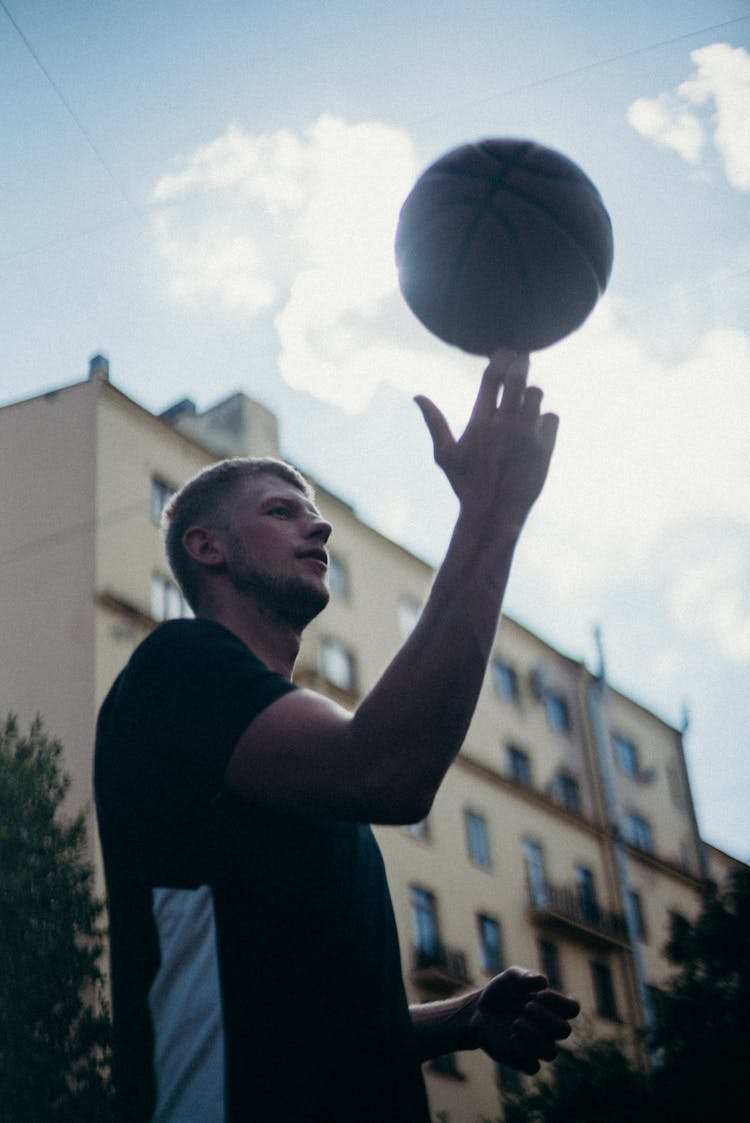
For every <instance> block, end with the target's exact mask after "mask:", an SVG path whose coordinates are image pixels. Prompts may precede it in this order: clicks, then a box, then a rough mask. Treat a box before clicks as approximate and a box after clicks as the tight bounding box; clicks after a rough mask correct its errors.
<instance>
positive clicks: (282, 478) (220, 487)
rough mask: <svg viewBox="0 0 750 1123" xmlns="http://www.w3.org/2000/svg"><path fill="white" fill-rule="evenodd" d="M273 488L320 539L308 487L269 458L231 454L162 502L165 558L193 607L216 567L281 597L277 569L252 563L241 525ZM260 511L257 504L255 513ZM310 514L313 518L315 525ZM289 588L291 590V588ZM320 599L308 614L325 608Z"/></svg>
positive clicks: (242, 587)
mask: <svg viewBox="0 0 750 1123" xmlns="http://www.w3.org/2000/svg"><path fill="white" fill-rule="evenodd" d="M277 492H278V493H279V495H280V496H287V497H288V498H289V500H290V502H291V505H292V508H295V509H297V510H298V512H299V514H300V518H301V517H302V516H305V518H306V520H307V522H306V524H305V528H304V531H305V533H311V534H317V535H318V536H320V537H322V538H323V542H325V540H326V539H327V537H328V534H329V533H330V526H328V524H327V523H324V522H323V520H322V519H321V518H320V515H319V514H318V512H317V509H316V508H315V505H314V492H313V489H312V488H311V486H310V485H309V484H308V482H307V481H306V480H305V478H304V477H303V476H302V475H300V473H299V472H298V471H297V470H296V469H295V468H292V467H291V465H289V464H286V463H285V462H284V461H282V460H276V459H273V458H271V457H262V458H246V457H236V458H232V459H229V460H222V461H220V462H219V463H217V464H212V465H211V466H210V467H208V468H204V469H203V471H201V472H199V473H198V474H197V475H196V476H194V477H193V478H192V479H191V480H189V481H188V482H187V483H186V484H185V485H184V486H183V487H182V488H181V489H180V490H179V491H178V492H177V493H176V494H175V495H174V496H173V497H172V499H171V500H170V501H169V503H168V504H167V505H166V507H165V508H164V511H163V514H162V533H163V536H164V544H165V549H166V553H167V558H168V560H169V564H170V566H171V568H172V572H173V573H174V575H175V578H176V579H177V581H178V583H179V585H180V587H181V588H182V591H183V593H184V594H185V598H186V600H187V601H188V603H189V604H190V606H191V608H192V609H193V610H194V611H196V612H197V611H198V610H199V606H200V603H201V600H202V598H203V597H204V595H205V592H206V584H207V581H208V580H209V579H210V576H211V575H212V574H215V573H216V572H218V571H219V570H221V572H222V573H224V574H226V575H227V576H228V577H229V579H230V581H231V583H232V585H233V586H234V588H235V589H237V590H238V591H244V592H248V591H250V590H251V589H253V588H256V587H257V591H258V592H259V593H260V594H261V595H263V596H264V597H265V598H266V599H268V597H271V598H272V599H273V596H274V595H275V596H276V599H278V598H280V597H281V596H282V587H281V584H280V581H279V578H278V576H277V574H275V573H274V572H266V571H265V570H263V571H259V570H258V568H257V566H254V565H253V564H252V559H251V558H250V554H251V553H252V547H253V542H252V529H250V530H249V531H248V530H247V529H244V530H243V526H244V525H245V524H246V523H247V521H248V519H247V518H244V516H245V513H247V515H248V516H250V517H251V518H252V516H253V514H254V511H255V508H256V507H258V504H259V502H260V501H261V500H264V499H265V497H266V496H268V499H269V503H270V501H271V499H272V498H273V497H274V496H275V495H276V493H277ZM266 506H269V504H268V503H266ZM263 510H264V509H261V508H260V507H258V513H259V514H262V513H263ZM269 513H270V509H269ZM311 519H315V520H316V523H317V529H315V527H313V524H312V523H311V521H310V520H311ZM308 524H309V529H308ZM269 525H272V524H269ZM251 526H252V523H251ZM255 526H256V527H257V528H258V536H259V538H260V537H262V535H263V533H264V523H263V522H262V521H260V522H259V521H257V519H256V523H255ZM248 539H250V540H248ZM216 544H218V546H219V548H220V549H221V563H220V564H217V563H216V560H215V557H216V555H215V553H211V552H210V545H216ZM292 576H294V575H292ZM259 582H260V585H262V588H261V587H260V585H259ZM253 583H255V584H253ZM269 583H270V584H269ZM267 586H268V587H267ZM298 591H299V590H298ZM288 593H289V594H293V593H294V588H290V589H289V590H288ZM319 599H322V603H320V604H319V605H318V607H317V608H316V610H315V611H308V616H309V619H312V617H313V616H314V615H316V614H317V612H319V611H320V609H321V608H322V607H324V604H325V601H326V600H327V594H326V596H325V598H324V599H323V598H320V595H319ZM305 622H307V621H305Z"/></svg>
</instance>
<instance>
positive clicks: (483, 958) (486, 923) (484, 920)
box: [477, 914, 503, 975]
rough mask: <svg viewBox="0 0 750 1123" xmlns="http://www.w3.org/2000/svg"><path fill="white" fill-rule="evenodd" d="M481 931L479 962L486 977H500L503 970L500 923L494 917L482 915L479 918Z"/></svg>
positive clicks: (478, 924) (478, 922) (478, 923)
mask: <svg viewBox="0 0 750 1123" xmlns="http://www.w3.org/2000/svg"><path fill="white" fill-rule="evenodd" d="M477 926H478V929H479V962H480V963H481V965H482V970H483V971H484V973H485V974H486V975H499V974H500V972H501V971H502V969H503V950H502V943H501V937H500V921H499V920H495V918H494V917H493V916H484V915H482V914H480V915H479V916H478V917H477Z"/></svg>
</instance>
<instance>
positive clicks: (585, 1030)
mask: <svg viewBox="0 0 750 1123" xmlns="http://www.w3.org/2000/svg"><path fill="white" fill-rule="evenodd" d="M243 454H249V455H283V449H281V448H280V445H279V437H278V429H277V422H276V418H275V417H274V416H273V415H272V414H271V413H269V411H268V410H266V409H265V408H264V407H262V406H260V405H259V404H258V403H256V402H253V401H252V400H251V399H249V398H247V397H246V396H245V395H242V394H237V395H233V396H232V397H230V398H228V399H226V400H225V401H223V402H220V403H219V404H218V405H217V406H216V407H215V408H214V409H212V410H208V411H206V412H205V413H202V414H200V413H198V412H197V411H196V409H195V407H194V406H193V405H192V403H190V402H188V401H186V402H182V403H178V404H177V405H176V406H175V407H173V408H172V409H171V410H168V411H167V412H166V413H165V414H163V415H161V416H155V415H153V414H151V413H150V412H149V411H148V410H145V409H143V408H142V407H141V406H140V405H138V404H137V403H136V402H134V401H132V400H131V399H130V398H128V397H127V396H126V395H125V394H123V393H122V392H121V391H119V390H118V389H117V388H116V387H115V386H114V385H113V384H112V383H111V382H110V381H109V375H108V364H107V362H106V360H104V359H102V358H101V357H100V356H96V357H95V358H94V359H92V361H91V366H90V371H89V377H88V378H87V379H86V380H84V381H81V382H78V383H75V384H73V385H70V386H66V387H63V388H61V389H60V390H58V391H53V392H51V393H47V394H44V395H41V396H39V397H36V398H32V399H29V400H27V401H23V402H18V403H15V404H12V405H8V406H6V407H4V408H2V409H0V479H1V480H2V488H0V526H2V528H3V540H2V542H1V543H0V568H1V569H2V582H0V635H2V636H3V638H4V644H5V651H6V658H5V659H3V660H2V665H0V705H2V707H3V710H4V711H13V712H15V713H17V714H18V715H19V718H20V719H21V721H22V723H25V724H27V723H28V722H29V721H30V720H31V719H32V718H33V717H34V715H35V714H36V713H41V714H42V716H43V717H44V720H45V725H46V728H47V730H48V731H49V732H50V733H51V734H52V735H54V736H56V737H58V738H59V739H60V740H61V741H62V742H63V744H64V746H65V752H66V757H65V760H66V767H67V769H68V771H69V772H70V774H71V776H72V780H73V784H72V788H71V792H70V795H69V800H70V804H71V809H78V808H80V807H82V806H83V807H87V808H89V809H90V808H91V801H92V792H91V768H92V748H93V730H94V724H95V719H96V713H97V710H98V707H99V705H100V704H101V701H102V699H103V697H104V695H105V693H106V691H107V690H108V688H109V686H110V685H111V683H112V681H113V679H114V677H115V676H116V674H117V673H118V672H119V670H120V669H121V667H122V666H123V665H124V663H125V662H126V660H127V659H128V657H129V655H130V653H131V652H132V651H133V649H134V648H135V646H136V645H137V644H138V643H139V642H140V640H141V639H142V638H143V637H144V636H145V635H146V634H147V633H148V631H149V630H150V629H151V628H153V627H154V626H155V624H156V623H157V622H158V621H159V620H161V619H165V618H167V617H170V616H175V615H181V614H184V613H185V612H186V609H185V606H184V603H183V602H182V598H181V596H180V594H179V590H178V589H177V587H176V586H175V584H174V581H173V580H172V578H171V576H170V574H169V570H168V567H167V565H166V561H165V559H164V555H163V551H162V547H161V542H160V537H159V532H158V520H159V515H160V512H161V507H162V505H163V503H164V501H165V500H166V498H168V496H169V495H170V494H171V493H172V491H173V490H174V489H176V488H177V487H179V486H180V485H181V484H182V483H183V482H184V480H185V479H187V478H188V477H189V476H191V475H192V474H193V473H194V472H196V471H197V470H199V469H200V468H202V467H203V466H205V465H206V464H209V463H211V462H212V461H213V460H215V459H216V458H217V457H221V456H224V455H243ZM313 482H314V481H313ZM318 502H319V505H320V508H321V510H322V512H323V514H324V515H325V516H326V518H328V519H329V520H330V521H331V522H332V523H333V525H334V535H333V537H332V540H331V543H330V547H331V588H332V599H331V603H330V605H329V607H328V608H327V609H326V611H325V612H324V613H323V614H322V615H321V616H320V617H319V618H318V619H317V620H315V621H314V622H313V624H311V626H310V628H309V629H308V632H307V634H306V637H305V640H304V644H303V649H302V652H301V655H300V659H299V661H298V670H297V675H296V678H297V680H298V681H299V682H301V683H303V684H305V685H311V686H313V687H315V688H316V689H319V690H323V691H325V692H327V693H330V694H331V696H333V697H335V698H337V699H338V700H339V701H342V702H343V703H344V704H347V705H350V706H355V705H356V703H357V700H358V699H359V698H360V697H361V696H362V695H363V694H365V693H366V692H367V691H368V690H369V689H370V687H371V686H372V685H373V684H374V683H375V681H376V680H377V678H378V676H379V675H380V673H381V671H382V670H383V668H384V667H385V665H386V664H387V662H388V661H389V659H390V658H391V657H392V655H393V654H394V653H395V651H396V650H397V648H398V647H399V645H400V644H401V642H402V641H403V639H404V638H405V636H406V635H407V634H408V631H409V629H410V628H411V627H412V626H413V624H414V622H415V620H416V618H417V617H418V614H419V611H420V606H421V605H422V603H423V602H424V600H425V598H426V596H427V593H428V590H429V587H430V583H431V581H432V577H433V571H432V570H431V568H430V567H429V566H428V565H426V564H425V563H424V562H423V561H422V560H420V559H419V558H417V557H415V556H414V555H413V554H411V553H409V552H408V551H406V550H404V549H402V548H401V547H400V546H399V545H398V544H396V543H395V542H393V541H390V540H389V539H387V538H385V537H384V536H382V535H380V534H378V533H377V532H376V531H374V530H373V529H372V528H370V527H368V526H367V525H365V524H364V523H363V522H362V521H361V520H359V519H358V518H357V515H356V512H355V511H354V510H353V509H352V508H351V507H350V506H349V505H348V504H346V503H344V502H343V501H342V500H341V499H339V498H338V497H337V496H336V495H334V494H331V493H330V492H328V491H326V490H323V489H318ZM92 831H93V818H92ZM376 833H377V835H378V838H379V841H380V845H381V848H382V850H383V854H384V858H385V861H386V866H387V869H388V874H389V880H390V884H391V891H392V896H393V902H394V908H395V912H396V918H397V922H398V926H399V932H400V936H401V943H402V958H403V970H404V978H405V980H406V984H407V990H408V993H409V995H410V998H411V999H412V1000H414V1001H418V1000H422V1001H423V1000H431V999H436V998H441V997H444V996H448V995H453V994H457V993H460V992H461V991H462V990H463V989H465V988H468V987H472V986H479V985H481V984H482V983H483V982H485V981H486V980H488V979H489V978H490V977H491V976H492V975H493V974H495V973H496V972H497V971H498V970H501V969H502V968H503V967H504V966H509V965H510V964H514V963H517V964H521V965H524V966H529V967H533V968H541V969H543V970H544V971H545V972H546V973H547V974H548V975H549V976H550V977H551V979H552V981H553V982H554V983H555V985H558V986H560V987H561V988H563V989H564V990H566V991H568V992H570V993H572V994H575V995H576V997H578V999H579V1000H580V1002H581V1005H582V1008H583V1012H582V1015H581V1017H580V1019H579V1022H580V1027H579V1028H578V1029H577V1031H576V1032H577V1033H578V1034H579V1035H581V1037H583V1036H585V1035H591V1034H594V1035H601V1034H606V1035H617V1036H618V1037H620V1038H621V1039H622V1040H623V1043H624V1044H625V1045H626V1047H628V1048H632V1049H635V1048H636V1047H637V1046H636V1041H637V1037H636V1031H637V1030H638V1029H639V1028H640V1027H642V1026H643V1025H644V1024H645V1023H646V1022H647V1021H648V1017H649V1003H650V995H651V991H652V988H654V987H658V986H660V985H661V984H662V983H663V982H664V980H665V977H666V974H667V964H666V962H665V959H664V956H663V953H662V949H663V946H664V943H665V940H666V938H667V934H668V929H669V922H670V917H671V915H672V914H673V913H679V914H682V915H685V916H688V917H690V916H693V915H695V913H696V911H697V909H698V907H699V903H700V902H699V896H700V889H701V885H702V882H703V880H704V879H705V878H706V877H708V876H710V877H712V878H715V879H717V880H721V879H722V878H723V877H724V876H725V874H726V872H727V871H728V870H729V869H730V868H731V867H732V866H733V865H735V864H737V863H736V862H734V860H733V859H731V858H729V857H728V856H727V855H723V854H722V853H721V852H720V851H716V850H714V849H712V848H708V847H705V846H704V845H703V844H702V842H701V840H700V838H699V835H698V830H697V826H696V821H695V815H694V811H693V804H692V798H691V794H690V785H689V779H688V776H687V771H686V767H685V759H684V754H683V748H682V734H681V731H680V730H679V729H676V728H674V727H673V726H670V725H669V724H667V723H665V722H664V721H662V720H661V719H660V718H659V717H657V716H656V715H655V714H653V713H651V712H649V711H648V710H646V709H644V708H643V707H642V706H640V705H638V704H637V702H635V701H634V700H633V699H631V698H628V697H627V696H625V695H624V694H622V693H620V692H619V691H617V690H616V689H614V688H613V687H612V686H611V685H609V683H608V682H607V680H606V676H605V673H604V668H603V666H600V667H598V668H596V669H595V670H593V671H592V670H591V669H589V668H588V667H587V666H585V665H584V664H583V663H582V662H581V661H579V660H576V659H572V658H569V657H568V656H566V655H565V654H563V653H562V652H560V651H558V650H556V649H555V648H553V647H552V646H550V645H549V644H547V643H545V642H544V641H543V640H542V639H541V638H540V637H538V636H536V635H534V634H533V633H532V632H530V631H528V630H527V629H525V628H523V627H522V626H521V625H520V624H518V623H517V622H515V621H514V620H512V619H510V618H507V617H506V618H505V619H504V620H503V622H502V623H501V626H500V629H499V632H498V636H497V640H496V645H495V650H494V655H493V659H492V662H491V666H490V668H489V671H488V674H487V676H486V681H485V683H484V687H483V690H482V694H481V697H480V700H479V704H478V706H477V710H476V714H475V717H474V720H473V722H472V725H471V728H470V730H469V733H468V736H467V738H466V742H465V745H464V748H463V750H462V752H461V754H460V756H459V758H458V760H457V761H456V762H455V764H454V766H453V767H452V768H451V770H450V772H449V774H448V776H447V778H446V780H445V782H444V784H443V786H442V788H441V790H440V792H439V793H438V796H437V798H436V800H435V803H434V806H433V808H432V811H431V813H430V815H429V816H428V818H427V819H426V820H425V821H424V822H423V823H419V824H415V825H413V826H410V827H408V828H393V827H389V828H383V827H377V828H376ZM92 854H93V857H94V860H95V863H96V868H97V878H98V882H97V883H98V886H99V889H100V890H101V891H103V880H102V874H101V865H100V861H99V858H98V852H97V848H96V843H95V837H93V836H92ZM426 1076H427V1081H428V1089H429V1095H430V1102H431V1107H432V1110H433V1116H434V1119H435V1121H436V1123H475V1121H479V1120H496V1119H499V1118H501V1117H502V1100H501V1088H502V1087H503V1086H506V1087H508V1088H512V1087H514V1086H515V1084H516V1083H517V1080H516V1078H514V1076H513V1074H511V1073H509V1072H507V1071H504V1070H500V1069H498V1067H497V1066H495V1065H494V1064H493V1063H492V1062H491V1061H489V1060H488V1059H487V1058H485V1057H483V1056H481V1055H478V1054H461V1055H458V1056H456V1057H446V1058H441V1059H440V1060H439V1061H438V1062H436V1063H435V1064H434V1065H428V1066H426Z"/></svg>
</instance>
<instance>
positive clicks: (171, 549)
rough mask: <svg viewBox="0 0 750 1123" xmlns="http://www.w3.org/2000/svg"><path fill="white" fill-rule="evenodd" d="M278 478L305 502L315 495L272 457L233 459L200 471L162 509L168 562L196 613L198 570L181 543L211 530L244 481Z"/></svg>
mask: <svg viewBox="0 0 750 1123" xmlns="http://www.w3.org/2000/svg"><path fill="white" fill-rule="evenodd" d="M263 475H266V476H278V477H279V479H282V480H285V481H286V482H287V483H290V484H292V485H293V486H294V487H296V488H298V489H299V491H301V492H302V493H303V495H305V496H306V497H307V498H308V499H312V498H313V496H314V492H313V489H312V487H311V486H310V484H309V483H308V482H307V480H306V479H305V477H304V476H302V475H301V474H300V473H299V472H298V471H297V469H296V468H293V467H292V466H291V464H287V463H286V462H285V461H284V460H277V459H275V458H274V457H271V456H259V457H248V456H235V457H231V458H230V459H228V460H220V461H218V463H216V464H210V465H209V466H208V468H203V469H202V471H200V472H198V474H197V475H195V476H193V477H192V479H190V480H188V481H187V483H186V484H183V486H182V487H181V488H180V490H179V491H177V492H176V493H175V494H174V495H173V496H172V498H171V499H170V500H169V502H168V503H167V504H166V505H165V507H164V510H163V511H162V516H161V529H162V536H163V539H164V548H165V550H166V554H167V560H168V562H169V565H170V567H171V569H172V573H173V574H174V576H175V580H176V581H177V583H178V585H179V586H180V588H181V589H182V592H183V593H184V595H185V599H186V601H187V602H188V604H189V605H190V607H191V608H192V609H193V611H196V610H197V604H198V599H199V596H200V591H201V582H200V569H199V567H198V566H196V565H195V563H194V562H193V560H192V558H191V557H190V555H189V554H188V552H187V550H186V549H185V546H184V542H183V539H184V537H185V534H186V533H187V531H188V530H189V529H190V528H191V527H192V526H198V525H204V526H210V525H212V524H214V525H215V524H216V521H217V520H220V519H221V518H222V517H224V516H225V509H226V503H227V500H229V499H231V498H232V495H233V493H234V491H235V489H236V488H237V485H238V484H239V483H240V482H241V481H242V480H245V479H248V478H250V477H253V476H263Z"/></svg>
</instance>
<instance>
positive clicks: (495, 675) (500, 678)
mask: <svg viewBox="0 0 750 1123" xmlns="http://www.w3.org/2000/svg"><path fill="white" fill-rule="evenodd" d="M492 684H493V686H494V688H495V693H496V694H497V696H498V697H499V698H504V699H505V700H506V701H507V702H514V703H515V704H516V705H518V703H519V701H520V697H521V695H520V692H519V689H518V675H517V674H516V672H515V670H514V668H513V667H510V666H509V665H508V664H507V663H504V662H503V661H502V659H493V661H492Z"/></svg>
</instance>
